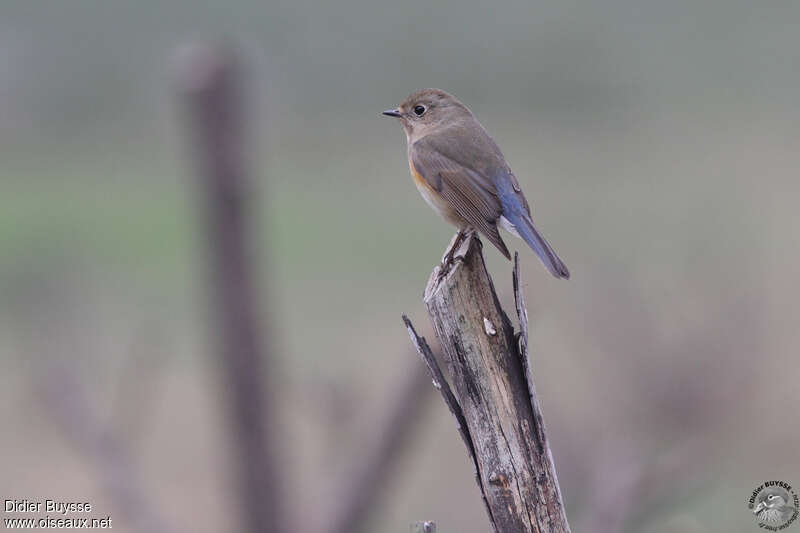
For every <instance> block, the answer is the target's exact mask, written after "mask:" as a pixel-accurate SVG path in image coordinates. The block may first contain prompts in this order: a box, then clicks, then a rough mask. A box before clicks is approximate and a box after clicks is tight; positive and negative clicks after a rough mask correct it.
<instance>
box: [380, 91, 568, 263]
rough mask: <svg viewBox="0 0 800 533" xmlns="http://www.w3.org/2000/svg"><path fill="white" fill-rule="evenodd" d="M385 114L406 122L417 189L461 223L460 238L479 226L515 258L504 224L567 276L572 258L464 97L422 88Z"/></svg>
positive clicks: (442, 213) (450, 218)
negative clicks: (539, 222)
mask: <svg viewBox="0 0 800 533" xmlns="http://www.w3.org/2000/svg"><path fill="white" fill-rule="evenodd" d="M383 114H384V115H386V116H389V117H394V118H397V119H399V120H400V122H401V123H402V126H403V130H404V131H405V134H406V141H407V144H408V165H409V168H410V170H411V175H412V177H413V178H414V182H415V184H416V186H417V189H418V190H419V192H420V193H421V194H422V197H423V198H424V199H425V201H426V202H427V203H428V204H429V205H430V207H432V208H433V210H434V211H436V212H437V213H438V214H439V215H440V216H441V217H442V218H444V219H445V220H446V221H448V222H450V223H451V224H454V225H455V226H456V227H457V228H458V230H459V231H458V237H457V238H456V241H458V240H459V238H460V237H463V236H464V235H465V234H466V233H467V232H471V231H478V232H479V233H481V234H482V235H484V236H485V237H486V238H487V239H488V240H489V241H490V242H491V243H492V244H493V245H494V246H496V247H497V249H498V250H500V252H501V253H502V254H503V255H504V256H505V257H506V259H509V260H510V259H511V254H510V253H509V251H508V248H507V247H506V245H505V243H504V242H503V239H502V238H501V236H500V232H499V230H498V226H499V227H502V228H504V229H505V230H507V231H508V232H510V233H511V234H512V235H515V236H517V237H520V238H521V239H522V240H524V241H525V242H526V243H527V244H528V246H530V247H531V249H533V251H534V252H536V255H537V256H539V259H540V260H541V261H542V263H543V264H544V266H545V267H546V268H547V270H549V271H550V273H551V274H552V275H553V276H555V277H556V278H563V279H569V270H568V269H567V267H566V265H565V264H564V262H563V261H561V259H560V258H559V257H558V255H557V254H556V252H555V251H554V250H553V248H552V247H551V246H550V244H549V243H548V242H547V241H546V240H545V238H544V237H543V236H542V234H541V233H540V232H539V230H538V229H536V226H534V224H533V219H532V218H531V210H530V206H529V205H528V201H527V200H526V199H525V195H524V194H523V193H522V188H521V187H520V185H519V181H517V178H516V176H515V175H514V173H513V172H512V170H511V167H510V166H509V165H508V163H506V159H505V157H504V156H503V153H502V152H501V151H500V148H499V147H498V146H497V143H495V141H494V139H492V137H491V136H490V135H489V133H488V132H487V131H486V129H484V127H483V126H482V125H481V123H480V122H478V119H476V118H475V115H473V114H472V111H470V109H469V108H468V107H467V106H466V105H464V104H463V103H461V101H459V100H458V99H457V98H456V97H455V96H453V95H452V94H449V93H447V92H445V91H443V90H441V89H422V90H420V91H416V92H414V93H412V94H411V95H410V96H408V98H406V99H405V100H404V101H403V103H402V104H400V105H399V106H397V107H396V108H393V109H387V110H386V111H383ZM453 248H455V246H454V247H451V249H450V251H449V252H448V254H452V251H453ZM447 257H448V256H447V255H445V258H447ZM450 259H452V255H451V256H450ZM445 261H446V259H443V262H445Z"/></svg>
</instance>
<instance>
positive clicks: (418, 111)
mask: <svg viewBox="0 0 800 533" xmlns="http://www.w3.org/2000/svg"><path fill="white" fill-rule="evenodd" d="M423 113H425V106H424V105H418V106H414V114H415V115H417V116H418V117H421V116H422V114H423Z"/></svg>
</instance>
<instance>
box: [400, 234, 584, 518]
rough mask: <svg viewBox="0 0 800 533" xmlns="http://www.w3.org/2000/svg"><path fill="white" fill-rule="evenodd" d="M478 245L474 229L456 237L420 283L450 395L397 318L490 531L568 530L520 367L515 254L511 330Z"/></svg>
mask: <svg viewBox="0 0 800 533" xmlns="http://www.w3.org/2000/svg"><path fill="white" fill-rule="evenodd" d="M456 242H457V241H456ZM451 246H452V245H451ZM481 248H482V247H481V244H480V241H479V240H478V239H477V237H476V236H475V235H474V234H472V235H470V236H469V237H468V238H466V239H464V240H463V242H461V244H460V246H458V248H457V249H456V250H455V252H454V253H453V254H452V257H453V259H452V261H450V262H448V263H447V264H445V265H443V267H442V269H441V270H440V269H439V268H436V269H434V271H433V273H432V274H431V278H430V280H429V281H428V285H427V287H426V289H425V305H426V307H427V309H428V314H429V315H430V317H431V320H432V322H433V325H434V329H435V331H436V336H437V337H438V338H439V342H440V343H441V345H442V348H443V351H444V354H445V356H446V357H447V360H448V365H449V366H450V367H451V368H452V369H453V376H452V377H453V383H454V386H455V389H456V392H457V394H458V401H457V402H456V401H455V398H452V393H449V387H445V383H446V382H445V380H444V376H443V375H442V373H441V371H439V370H438V366H437V365H436V364H435V360H434V359H433V358H432V357H431V355H430V349H429V348H428V347H427V342H425V340H424V339H422V338H420V337H419V336H418V335H417V334H416V332H415V331H414V329H413V327H412V326H411V323H410V322H409V321H408V319H407V318H405V317H404V321H405V322H406V327H407V328H408V329H409V333H410V334H411V338H412V341H413V342H414V344H415V346H416V347H417V349H418V350H419V351H420V353H421V354H422V356H423V358H424V359H425V361H426V363H428V365H429V367H430V368H431V371H432V372H433V373H434V381H435V382H436V383H438V384H439V385H440V387H439V388H440V391H442V395H443V396H444V398H445V402H447V404H448V407H450V409H451V411H453V413H454V414H455V416H456V419H457V421H458V425H459V431H460V433H461V436H462V439H464V440H465V443H467V449H468V450H469V451H470V454H471V455H472V457H473V459H474V460H475V463H476V465H477V473H478V476H477V477H478V485H479V487H480V489H481V491H482V493H483V496H484V498H485V501H486V503H487V510H488V513H489V519H490V522H491V523H492V526H493V528H494V529H495V531H497V532H499V533H506V532H512V531H513V532H514V533H533V532H537V533H538V532H543V531H547V532H551V533H569V525H568V524H567V518H566V515H565V513H564V504H563V500H562V497H561V490H560V488H559V486H558V479H557V477H556V472H555V465H554V464H553V457H552V454H551V452H550V445H549V443H548V440H547V436H546V431H545V426H544V420H543V417H542V412H541V408H540V406H539V402H538V400H537V397H536V391H535V389H534V387H533V378H532V375H531V372H530V368H529V366H528V351H527V350H528V338H527V337H528V335H527V333H528V323H527V312H526V311H525V303H524V301H523V299H522V292H521V290H520V285H519V265H518V261H517V260H516V258H515V268H514V292H515V298H516V306H517V313H518V315H519V321H520V326H521V330H522V331H521V334H520V335H519V337H517V336H516V335H515V334H514V329H513V327H512V326H511V323H510V321H509V320H508V317H507V316H506V314H505V312H504V311H503V309H502V308H501V307H500V304H499V301H498V299H497V295H496V293H495V291H494V285H493V283H492V280H491V278H490V277H489V273H488V272H487V270H486V264H485V263H484V260H483V253H482V250H481ZM462 420H463V421H464V422H463V423H462Z"/></svg>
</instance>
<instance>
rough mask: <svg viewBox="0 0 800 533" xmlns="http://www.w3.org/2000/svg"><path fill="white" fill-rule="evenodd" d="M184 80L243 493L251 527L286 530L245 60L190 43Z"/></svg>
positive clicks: (181, 68)
mask: <svg viewBox="0 0 800 533" xmlns="http://www.w3.org/2000/svg"><path fill="white" fill-rule="evenodd" d="M177 59H178V61H179V64H178V65H176V67H177V69H178V72H177V76H176V77H177V83H178V89H179V91H180V94H181V97H182V99H183V100H184V101H183V104H184V105H185V108H186V110H187V112H188V122H189V124H188V125H189V131H188V134H189V135H190V136H191V141H192V144H193V157H194V160H195V165H196V172H197V173H198V178H199V182H200V188H201V195H202V196H203V200H204V201H205V206H204V211H205V218H206V220H205V223H206V228H205V233H206V234H207V238H208V241H209V242H208V254H209V263H210V265H211V271H212V276H213V277H212V280H211V285H212V287H213V289H212V290H213V300H212V306H213V308H214V312H213V315H212V316H213V318H214V319H215V323H216V324H217V327H218V331H217V332H216V335H217V338H218V342H219V347H218V354H219V363H220V365H221V368H222V370H223V373H224V380H225V382H224V383H225V389H226V393H227V394H228V397H229V401H230V409H229V413H230V417H229V418H230V422H231V430H232V432H233V436H234V442H235V446H236V448H235V450H236V463H237V468H238V471H237V473H236V474H237V476H238V478H237V480H238V483H239V501H241V503H242V512H243V521H244V525H245V527H246V528H247V531H251V532H268V533H273V532H280V531H285V529H284V527H283V517H282V512H283V510H284V507H283V506H282V502H281V501H280V499H281V498H280V497H281V496H282V491H281V487H280V483H279V481H280V480H279V476H278V472H277V465H276V459H275V456H274V454H275V451H276V450H275V449H274V448H275V442H274V438H275V437H274V435H275V433H276V432H275V431H274V417H273V411H272V409H271V407H272V406H271V405H270V402H269V401H268V400H269V399H270V398H269V395H268V390H267V389H268V380H267V379H265V376H266V375H267V372H266V371H267V369H266V363H267V358H266V354H265V353H264V344H263V342H262V338H261V336H260V332H262V331H264V329H265V325H264V323H263V322H261V321H260V320H259V315H258V313H257V311H256V307H257V306H256V298H257V295H258V294H259V293H258V291H257V290H255V288H254V283H253V279H252V274H251V269H250V266H251V263H250V259H251V258H250V257H249V254H248V241H247V229H248V228H247V209H246V201H247V199H248V198H249V197H250V196H249V195H248V190H247V187H248V185H249V184H248V183H247V180H246V175H245V158H244V150H245V147H246V144H247V143H246V142H245V138H244V136H245V133H246V128H245V126H246V125H245V120H244V118H245V112H244V109H243V108H244V106H243V103H242V94H241V92H240V91H241V83H240V82H241V79H240V75H241V72H240V69H239V64H238V62H237V61H236V57H235V55H234V54H233V53H232V51H231V50H228V49H225V48H221V47H202V46H198V47H196V48H192V49H187V50H186V53H184V54H181V56H180V57H178V58H177Z"/></svg>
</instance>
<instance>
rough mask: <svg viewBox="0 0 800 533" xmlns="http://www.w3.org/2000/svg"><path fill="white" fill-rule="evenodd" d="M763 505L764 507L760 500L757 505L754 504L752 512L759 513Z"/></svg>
mask: <svg viewBox="0 0 800 533" xmlns="http://www.w3.org/2000/svg"><path fill="white" fill-rule="evenodd" d="M765 507H766V505H765V504H764V502H760V503H759V504H758V505H756V508H755V509H753V514H758V513H760V512H761V511H763V510H764V508H765Z"/></svg>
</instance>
